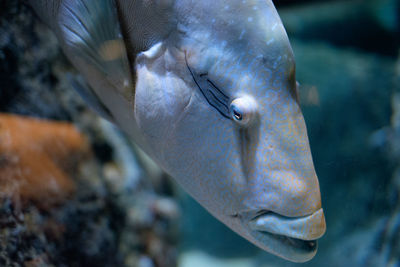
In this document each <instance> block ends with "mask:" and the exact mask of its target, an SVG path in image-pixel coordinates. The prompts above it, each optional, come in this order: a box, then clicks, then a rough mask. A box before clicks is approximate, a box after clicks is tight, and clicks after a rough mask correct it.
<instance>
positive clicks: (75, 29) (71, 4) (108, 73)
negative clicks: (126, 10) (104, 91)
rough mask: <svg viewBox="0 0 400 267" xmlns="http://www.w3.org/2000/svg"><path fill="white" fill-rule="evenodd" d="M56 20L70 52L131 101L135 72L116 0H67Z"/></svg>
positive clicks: (63, 3) (60, 7) (63, 2)
mask: <svg viewBox="0 0 400 267" xmlns="http://www.w3.org/2000/svg"><path fill="white" fill-rule="evenodd" d="M57 22H58V24H59V29H60V34H61V36H60V37H61V38H62V40H63V42H64V47H65V49H66V50H67V51H68V54H71V55H74V57H79V60H82V61H83V62H84V63H85V64H87V65H90V66H92V67H94V68H95V69H96V70H97V71H98V72H100V73H101V74H102V75H103V76H104V77H105V79H106V80H107V81H108V82H109V83H110V84H111V85H112V87H113V89H114V90H116V92H117V93H118V94H120V95H122V96H123V97H125V98H126V99H127V100H129V101H131V102H132V101H133V97H134V88H133V83H132V74H131V71H130V65H129V60H128V56H127V50H126V47H125V43H124V39H123V36H122V34H121V29H120V26H119V20H118V15H117V9H116V5H115V2H114V0H64V1H62V3H61V4H60V6H59V14H58V19H57Z"/></svg>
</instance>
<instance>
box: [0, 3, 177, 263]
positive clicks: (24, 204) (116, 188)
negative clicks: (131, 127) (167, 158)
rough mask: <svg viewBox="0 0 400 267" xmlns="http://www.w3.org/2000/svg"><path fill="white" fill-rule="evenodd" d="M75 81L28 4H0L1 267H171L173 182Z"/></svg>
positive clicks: (173, 254) (173, 253)
mask: <svg viewBox="0 0 400 267" xmlns="http://www.w3.org/2000/svg"><path fill="white" fill-rule="evenodd" d="M80 80H81V77H80V76H79V75H78V74H77V73H76V71H75V70H74V69H73V68H72V67H71V66H70V64H69V63H68V62H67V61H66V59H65V58H64V56H63V54H62V53H61V50H60V48H59V46H58V43H57V40H56V39H55V37H54V35H53V33H52V32H50V30H49V29H47V27H46V26H44V25H43V24H42V23H41V22H40V21H39V20H38V18H37V17H36V16H35V15H34V13H33V12H32V10H31V9H30V8H29V7H28V6H27V4H26V3H23V2H22V1H15V0H6V1H0V266H29V267H33V266H135V267H136V266H141V267H151V266H176V259H177V248H176V245H177V242H178V237H179V235H178V224H177V220H178V218H179V214H180V210H179V207H178V205H177V204H176V201H175V200H173V199H172V198H171V196H172V194H173V188H172V187H171V186H170V182H169V181H168V180H167V179H166V177H165V175H164V174H163V173H162V172H161V171H160V170H159V169H157V168H156V167H155V166H154V165H152V163H151V162H149V161H148V159H147V158H146V157H145V156H144V155H143V154H142V153H141V152H139V151H137V149H136V148H135V147H134V145H133V144H132V143H130V141H129V140H127V139H126V138H125V136H123V135H122V134H121V133H120V132H119V131H118V130H117V129H115V128H114V126H112V125H111V124H109V123H108V122H106V121H104V120H102V119H100V118H99V117H98V116H97V115H95V114H94V113H93V112H92V111H90V110H88V109H87V108H86V105H85V104H84V103H83V101H82V100H81V99H80V97H79V96H78V94H76V93H75V91H74V90H71V83H72V82H73V81H78V82H79V81H80ZM9 114H18V116H14V115H9ZM60 121H62V122H60Z"/></svg>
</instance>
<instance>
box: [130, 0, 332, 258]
mask: <svg viewBox="0 0 400 267" xmlns="http://www.w3.org/2000/svg"><path fill="white" fill-rule="evenodd" d="M174 12H175V14H176V16H175V17H176V18H177V19H176V20H177V21H176V30H175V32H171V34H170V35H169V37H168V38H167V39H166V40H164V41H163V42H160V43H157V44H156V45H154V46H153V47H151V48H150V49H149V50H147V51H145V52H143V53H141V54H139V55H138V57H137V60H136V62H137V68H136V76H137V82H136V88H137V89H136V96H135V117H136V121H137V123H138V125H139V127H140V129H141V131H142V133H143V136H145V139H146V140H147V141H146V142H147V143H148V144H149V147H150V149H149V151H148V152H149V154H150V155H151V156H152V157H153V158H154V159H155V160H156V161H157V162H158V163H159V164H160V165H161V166H162V167H163V168H164V169H165V170H166V171H167V172H168V173H169V174H170V175H171V176H173V177H174V178H176V180H177V181H178V182H179V184H181V185H182V186H183V187H184V188H185V190H186V191H188V192H189V193H190V194H191V195H192V196H193V197H194V198H195V199H196V200H197V201H198V202H199V203H200V204H201V205H202V206H204V207H205V208H206V209H207V210H208V211H209V212H210V213H211V214H213V215H214V216H215V217H217V218H218V219H219V220H221V221H222V222H223V223H225V224H226V225H227V226H229V227H230V228H231V229H233V230H234V231H235V232H237V233H238V234H240V235H241V236H243V237H244V238H246V239H248V240H249V241H251V242H252V243H254V244H255V245H257V246H258V247H260V248H262V249H264V250H266V251H268V252H271V253H273V254H275V255H278V256H280V257H283V258H285V259H288V260H291V261H295V262H304V261H307V260H310V259H311V258H312V257H313V256H314V255H315V253H316V251H317V243H316V239H318V238H320V237H321V236H322V235H323V234H324V232H325V218H324V213H323V210H322V207H321V198H320V190H319V184H318V179H317V176H316V173H315V170H314V166H313V161H312V157H311V152H310V147H309V142H308V137H307V130H306V125H305V122H304V118H303V115H302V113H301V110H300V106H299V103H298V100H297V91H296V90H297V89H296V79H295V61H294V56H293V52H292V49H291V47H290V44H289V40H288V37H287V35H286V32H285V29H284V27H283V25H282V22H281V20H280V18H279V16H278V14H277V12H276V10H275V8H274V6H273V4H272V2H271V1H265V0H263V1H250V0H248V1H218V0H214V1H188V0H181V1H177V2H176V3H175V11H174Z"/></svg>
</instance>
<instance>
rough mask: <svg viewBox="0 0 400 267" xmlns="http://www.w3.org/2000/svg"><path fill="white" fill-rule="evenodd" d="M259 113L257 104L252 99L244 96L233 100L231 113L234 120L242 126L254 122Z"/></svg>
mask: <svg viewBox="0 0 400 267" xmlns="http://www.w3.org/2000/svg"><path fill="white" fill-rule="evenodd" d="M256 112H257V104H256V102H255V100H254V99H253V98H252V97H249V96H244V97H238V98H235V99H234V100H232V102H231V104H230V113H231V117H232V120H233V121H235V122H237V123H238V124H239V125H240V126H247V125H249V124H250V122H252V121H253V119H254V117H255V115H256Z"/></svg>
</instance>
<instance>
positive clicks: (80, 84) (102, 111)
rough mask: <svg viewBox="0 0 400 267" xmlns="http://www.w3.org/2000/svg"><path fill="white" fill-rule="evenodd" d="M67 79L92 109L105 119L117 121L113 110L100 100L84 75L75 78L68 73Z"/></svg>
mask: <svg viewBox="0 0 400 267" xmlns="http://www.w3.org/2000/svg"><path fill="white" fill-rule="evenodd" d="M67 79H68V80H69V82H70V84H71V85H72V87H73V88H74V89H75V91H76V92H77V93H78V94H79V95H80V96H81V97H82V99H83V100H85V102H86V103H87V104H88V106H89V107H90V108H91V109H93V110H94V111H95V112H96V113H97V114H99V115H100V116H101V117H103V118H104V119H106V120H108V121H110V122H115V120H114V117H113V115H112V113H111V111H110V110H109V109H108V108H107V107H106V106H105V105H104V104H103V103H102V102H101V101H100V99H99V97H98V96H97V95H96V93H95V92H94V91H93V90H92V89H91V88H90V86H89V85H88V84H86V83H85V81H84V80H83V77H82V76H78V78H74V77H72V75H70V74H68V73H67Z"/></svg>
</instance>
